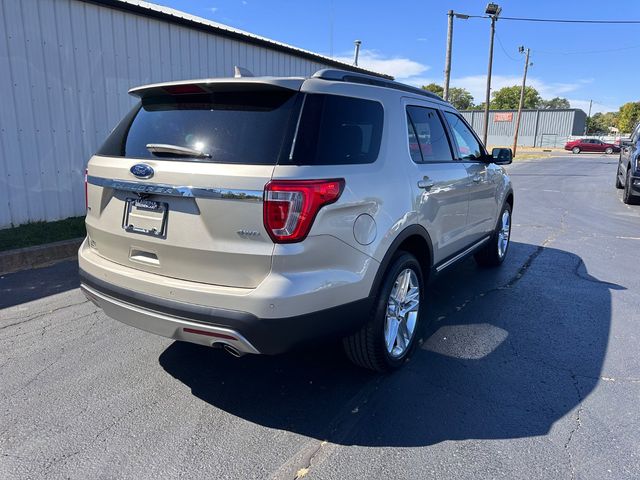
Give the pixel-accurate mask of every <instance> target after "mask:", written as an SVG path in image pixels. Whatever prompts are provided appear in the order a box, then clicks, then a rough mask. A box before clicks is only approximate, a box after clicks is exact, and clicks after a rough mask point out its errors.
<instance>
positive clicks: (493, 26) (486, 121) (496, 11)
mask: <svg viewBox="0 0 640 480" xmlns="http://www.w3.org/2000/svg"><path fill="white" fill-rule="evenodd" d="M490 7H495V9H494V10H493V11H492V12H490V11H489V8H490ZM500 10H501V9H500V7H498V6H497V5H496V4H494V3H490V4H489V5H488V6H487V12H486V13H488V14H489V16H490V17H491V32H490V37H489V68H488V69H487V93H486V96H485V105H484V130H483V132H482V141H483V143H484V145H485V147H486V146H487V134H488V133H489V103H491V70H492V68H493V37H494V36H495V34H496V20H497V19H498V15H499V14H500Z"/></svg>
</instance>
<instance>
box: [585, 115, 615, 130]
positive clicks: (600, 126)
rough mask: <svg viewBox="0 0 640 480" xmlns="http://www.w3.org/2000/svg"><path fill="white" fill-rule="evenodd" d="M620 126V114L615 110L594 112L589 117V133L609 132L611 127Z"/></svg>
mask: <svg viewBox="0 0 640 480" xmlns="http://www.w3.org/2000/svg"><path fill="white" fill-rule="evenodd" d="M617 126H618V114H617V113H615V112H607V113H600V112H598V113H594V114H593V115H592V116H591V118H588V119H587V133H590V134H595V133H609V129H610V128H612V127H617Z"/></svg>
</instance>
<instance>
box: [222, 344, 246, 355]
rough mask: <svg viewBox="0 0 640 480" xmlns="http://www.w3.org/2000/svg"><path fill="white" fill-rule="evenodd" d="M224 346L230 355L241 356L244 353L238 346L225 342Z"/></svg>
mask: <svg viewBox="0 0 640 480" xmlns="http://www.w3.org/2000/svg"><path fill="white" fill-rule="evenodd" d="M222 348H223V349H224V351H225V352H227V353H228V354H229V355H233V356H234V357H236V358H240V357H242V356H243V355H244V353H243V352H241V351H240V350H238V349H237V348H236V347H232V346H231V345H229V344H227V343H225V344H224V345H222Z"/></svg>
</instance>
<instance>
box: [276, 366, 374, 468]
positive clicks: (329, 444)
mask: <svg viewBox="0 0 640 480" xmlns="http://www.w3.org/2000/svg"><path fill="white" fill-rule="evenodd" d="M384 378H385V377H384V376H376V377H374V378H372V379H371V380H370V381H368V382H367V383H365V384H364V385H363V386H362V387H361V388H360V390H359V391H358V392H357V393H356V394H355V395H353V397H351V399H350V400H348V401H347V402H345V404H344V405H343V407H342V409H341V410H340V411H339V412H338V413H337V414H336V415H335V416H334V417H333V419H332V420H331V421H330V422H329V424H328V426H327V429H326V432H327V435H326V437H325V439H324V440H322V441H318V440H314V441H313V442H308V443H307V444H306V445H305V446H304V447H302V448H300V449H299V450H298V451H297V452H296V453H295V454H293V455H292V456H291V457H289V459H288V460H287V461H285V462H284V463H283V464H281V466H280V467H279V468H278V469H277V470H276V472H275V473H273V474H272V475H271V477H270V478H271V479H272V480H280V479H294V480H296V479H298V480H299V479H301V478H303V477H305V476H306V475H308V474H309V473H310V472H311V469H312V468H313V465H314V464H319V463H321V462H322V461H323V460H324V459H325V458H326V457H327V456H328V455H330V454H331V452H332V451H333V449H334V448H336V447H337V446H338V445H341V444H343V441H344V439H345V438H347V437H348V435H349V434H351V432H353V430H354V429H355V428H356V427H357V425H358V423H359V422H360V420H361V419H362V418H363V408H364V406H365V405H366V404H368V403H370V400H371V398H372V397H373V395H375V392H376V391H377V390H378V389H379V387H380V383H381V382H382V381H383V380H384ZM323 457H324V458H323Z"/></svg>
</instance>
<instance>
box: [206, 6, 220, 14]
mask: <svg viewBox="0 0 640 480" xmlns="http://www.w3.org/2000/svg"><path fill="white" fill-rule="evenodd" d="M207 10H209V11H210V12H211V13H216V12H217V11H218V7H209V8H207Z"/></svg>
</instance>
